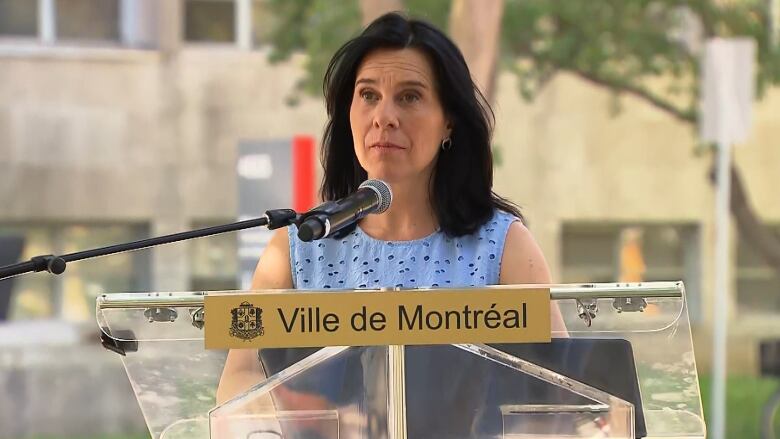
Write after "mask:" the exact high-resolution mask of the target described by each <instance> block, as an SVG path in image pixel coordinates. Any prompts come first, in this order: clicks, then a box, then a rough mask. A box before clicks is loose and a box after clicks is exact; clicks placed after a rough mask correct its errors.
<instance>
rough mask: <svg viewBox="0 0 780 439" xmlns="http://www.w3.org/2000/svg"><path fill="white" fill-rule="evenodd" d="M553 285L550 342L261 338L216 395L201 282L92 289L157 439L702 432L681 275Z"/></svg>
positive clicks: (216, 354) (214, 354) (218, 363)
mask: <svg viewBox="0 0 780 439" xmlns="http://www.w3.org/2000/svg"><path fill="white" fill-rule="evenodd" d="M488 288H490V287H488ZM550 291H551V297H552V300H553V303H557V304H558V306H559V307H560V309H561V312H562V314H563V316H564V319H565V321H566V326H567V330H568V333H555V332H553V334H552V336H553V337H554V339H553V342H552V343H549V344H504V345H478V344H464V345H438V346H343V347H325V348H291V349H263V350H262V351H260V352H258V353H257V359H258V361H259V362H260V363H261V365H262V367H263V369H264V370H265V371H266V375H267V378H266V379H264V380H262V381H261V382H258V383H256V384H255V385H254V386H253V387H252V388H251V389H250V390H248V391H247V392H246V393H243V394H241V395H238V396H236V397H234V398H233V399H231V400H230V401H227V402H226V403H224V404H222V405H220V406H216V398H215V393H216V389H217V385H218V382H219V377H220V375H221V372H222V368H223V365H224V361H225V357H226V352H225V351H207V350H205V349H204V344H203V330H202V328H203V325H204V322H206V321H207V316H204V313H203V302H204V301H203V299H204V296H205V295H206V294H213V293H151V294H146V293H145V294H113V295H104V296H102V297H100V298H98V301H97V319H98V324H99V326H100V328H101V329H102V331H103V342H104V345H105V346H106V347H107V348H109V349H111V350H113V351H116V352H118V353H120V354H122V355H123V357H122V359H123V362H124V365H125V368H126V370H127V374H128V377H129V378H130V382H131V384H132V387H133V390H134V392H135V394H136V397H137V399H138V402H139V405H140V406H141V410H142V412H143V415H144V417H145V420H146V423H147V425H148V427H149V431H150V433H151V435H152V437H153V438H155V439H157V438H164V439H171V438H176V439H178V438H220V439H222V438H248V439H261V438H285V439H287V438H296V439H298V438H307V439H308V438H323V439H325V438H327V439H331V438H334V439H335V438H415V439H417V438H551V437H568V438H580V437H588V438H601V437H614V438H635V437H647V438H704V437H705V425H704V420H703V416H702V408H701V399H700V395H699V386H698V378H697V374H696V364H695V360H694V355H693V345H692V341H691V332H690V326H689V321H688V313H687V309H686V302H685V291H684V287H683V284H682V283H681V282H652V283H643V284H586V285H551V286H550ZM289 293H290V294H295V291H290V292H289ZM377 294H403V291H389V292H388V291H381V292H380V291H377ZM253 355H254V353H253Z"/></svg>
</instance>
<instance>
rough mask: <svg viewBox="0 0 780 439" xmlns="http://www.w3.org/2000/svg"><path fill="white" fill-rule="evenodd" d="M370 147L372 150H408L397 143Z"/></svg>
mask: <svg viewBox="0 0 780 439" xmlns="http://www.w3.org/2000/svg"><path fill="white" fill-rule="evenodd" d="M370 147H371V148H372V149H373V148H377V149H406V148H404V147H403V146H400V145H396V144H395V143H391V142H377V143H374V144H372V145H371V146H370Z"/></svg>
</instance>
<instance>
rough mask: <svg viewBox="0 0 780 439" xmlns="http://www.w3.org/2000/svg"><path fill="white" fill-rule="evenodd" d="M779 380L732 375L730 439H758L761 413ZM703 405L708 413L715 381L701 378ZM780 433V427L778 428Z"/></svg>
mask: <svg viewBox="0 0 780 439" xmlns="http://www.w3.org/2000/svg"><path fill="white" fill-rule="evenodd" d="M779 384H780V381H778V379H777V378H754V377H747V376H730V377H728V378H727V379H726V413H727V418H726V437H728V438H744V439H749V438H756V439H758V438H759V437H760V436H761V435H760V433H759V432H760V425H761V413H762V411H763V409H764V405H765V404H766V403H767V401H768V400H769V397H770V396H771V395H772V393H773V392H775V391H776V390H777V388H778V385H779ZM699 386H700V388H701V402H702V405H703V408H704V412H705V421H707V422H708V423H709V422H711V421H709V420H708V419H707V415H706V413H708V412H709V410H710V403H711V401H710V397H711V393H712V390H711V379H710V377H700V378H699ZM775 428H776V429H778V430H775V431H780V425H775Z"/></svg>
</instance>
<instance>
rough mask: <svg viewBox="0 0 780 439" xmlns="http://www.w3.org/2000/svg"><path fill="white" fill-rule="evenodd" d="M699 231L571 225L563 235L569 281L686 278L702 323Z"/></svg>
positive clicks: (565, 274)
mask: <svg viewBox="0 0 780 439" xmlns="http://www.w3.org/2000/svg"><path fill="white" fill-rule="evenodd" d="M699 247H700V246H699V233H698V227H696V226H693V225H679V224H638V225H634V224H594V223H568V224H565V225H564V227H563V233H562V261H563V271H562V277H563V279H562V280H563V282H566V283H592V282H651V281H677V280H682V281H683V282H684V283H685V286H686V292H687V294H688V306H689V311H690V314H691V319H692V320H697V319H699V318H700V317H701V316H700V312H701V306H700V296H699V291H700V278H701V275H700V266H701V265H700V259H701V258H700V253H699Z"/></svg>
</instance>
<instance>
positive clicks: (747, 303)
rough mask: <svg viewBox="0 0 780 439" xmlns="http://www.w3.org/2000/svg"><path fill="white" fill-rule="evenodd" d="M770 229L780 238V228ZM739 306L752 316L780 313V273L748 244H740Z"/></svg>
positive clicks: (773, 227)
mask: <svg viewBox="0 0 780 439" xmlns="http://www.w3.org/2000/svg"><path fill="white" fill-rule="evenodd" d="M770 229H771V230H772V232H773V233H774V234H775V235H776V236H777V237H778V238H780V225H775V226H772V227H770ZM737 305H738V307H739V309H740V311H748V312H751V313H758V314H777V313H778V312H780V273H777V272H776V271H775V270H774V269H772V268H771V267H770V266H769V265H768V264H767V263H766V262H765V261H764V260H763V258H761V256H760V255H759V254H758V253H757V252H756V251H755V250H753V249H752V248H750V246H749V244H748V243H747V242H745V241H744V240H739V241H738V242H737Z"/></svg>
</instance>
